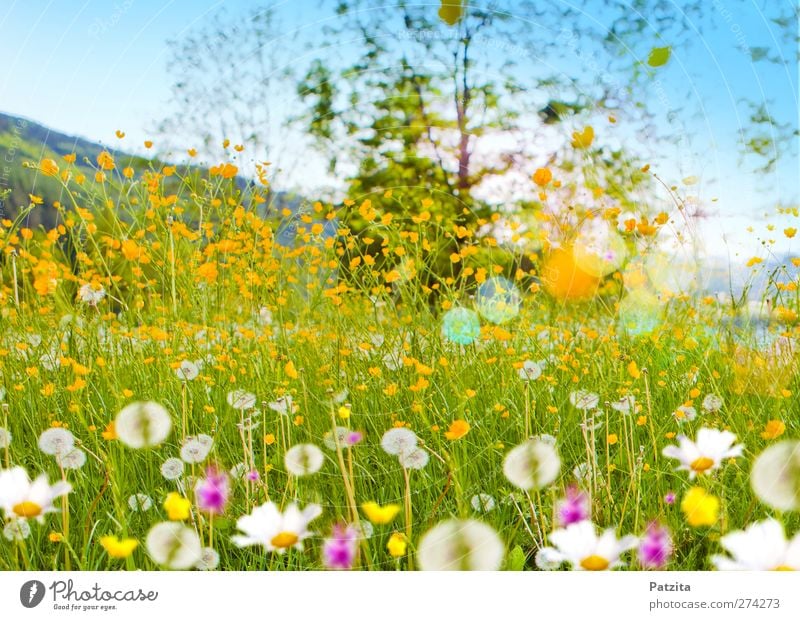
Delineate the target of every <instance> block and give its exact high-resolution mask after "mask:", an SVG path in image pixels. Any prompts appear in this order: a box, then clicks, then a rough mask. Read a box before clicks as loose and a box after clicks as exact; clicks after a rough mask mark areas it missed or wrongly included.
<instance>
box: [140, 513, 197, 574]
mask: <svg viewBox="0 0 800 620" xmlns="http://www.w3.org/2000/svg"><path fill="white" fill-rule="evenodd" d="M146 545H147V551H148V553H149V554H150V557H151V558H153V561H154V562H156V563H157V564H160V565H161V566H164V567H165V568H171V569H174V570H186V569H189V568H192V567H193V566H194V565H195V564H196V563H197V562H198V561H200V560H201V559H202V553H203V549H202V546H201V545H200V538H199V537H198V536H197V533H196V532H195V531H194V530H193V529H191V528H188V527H186V526H185V525H183V524H181V523H176V522H174V521H163V522H161V523H158V524H156V525H154V526H153V527H152V528H150V531H149V532H148V533H147V541H146Z"/></svg>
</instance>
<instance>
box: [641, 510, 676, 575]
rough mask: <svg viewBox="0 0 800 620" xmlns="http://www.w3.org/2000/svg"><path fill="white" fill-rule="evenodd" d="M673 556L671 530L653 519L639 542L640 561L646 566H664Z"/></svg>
mask: <svg viewBox="0 0 800 620" xmlns="http://www.w3.org/2000/svg"><path fill="white" fill-rule="evenodd" d="M671 556H672V537H671V536H670V535H669V530H668V529H667V528H666V527H664V526H663V525H661V524H659V523H657V522H655V521H653V522H652V523H650V525H648V526H647V531H646V532H645V535H644V536H643V537H642V540H641V542H640V543H639V563H640V564H641V565H642V566H643V567H644V568H664V566H666V564H667V562H668V561H669V558H670V557H671Z"/></svg>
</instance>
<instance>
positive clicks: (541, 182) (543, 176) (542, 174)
mask: <svg viewBox="0 0 800 620" xmlns="http://www.w3.org/2000/svg"><path fill="white" fill-rule="evenodd" d="M552 180H553V173H552V172H550V168H537V169H536V172H534V173H533V182H534V183H536V185H538V186H539V187H545V186H546V185H547V184H548V183H550V181H552Z"/></svg>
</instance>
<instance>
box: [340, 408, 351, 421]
mask: <svg viewBox="0 0 800 620" xmlns="http://www.w3.org/2000/svg"><path fill="white" fill-rule="evenodd" d="M351 409H352V407H351V406H350V405H342V406H341V407H339V411H338V412H337V413H338V414H339V417H340V418H341V419H342V420H346V419H347V418H349V417H350V411H351Z"/></svg>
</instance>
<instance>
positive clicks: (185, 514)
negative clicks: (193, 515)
mask: <svg viewBox="0 0 800 620" xmlns="http://www.w3.org/2000/svg"><path fill="white" fill-rule="evenodd" d="M191 507H192V502H190V501H189V500H188V499H186V498H185V497H181V496H180V494H178V493H175V492H173V493H170V494H169V495H167V499H165V500H164V510H166V511H167V517H169V519H170V520H171V521H185V520H186V519H188V518H189V512H190V510H191Z"/></svg>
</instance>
